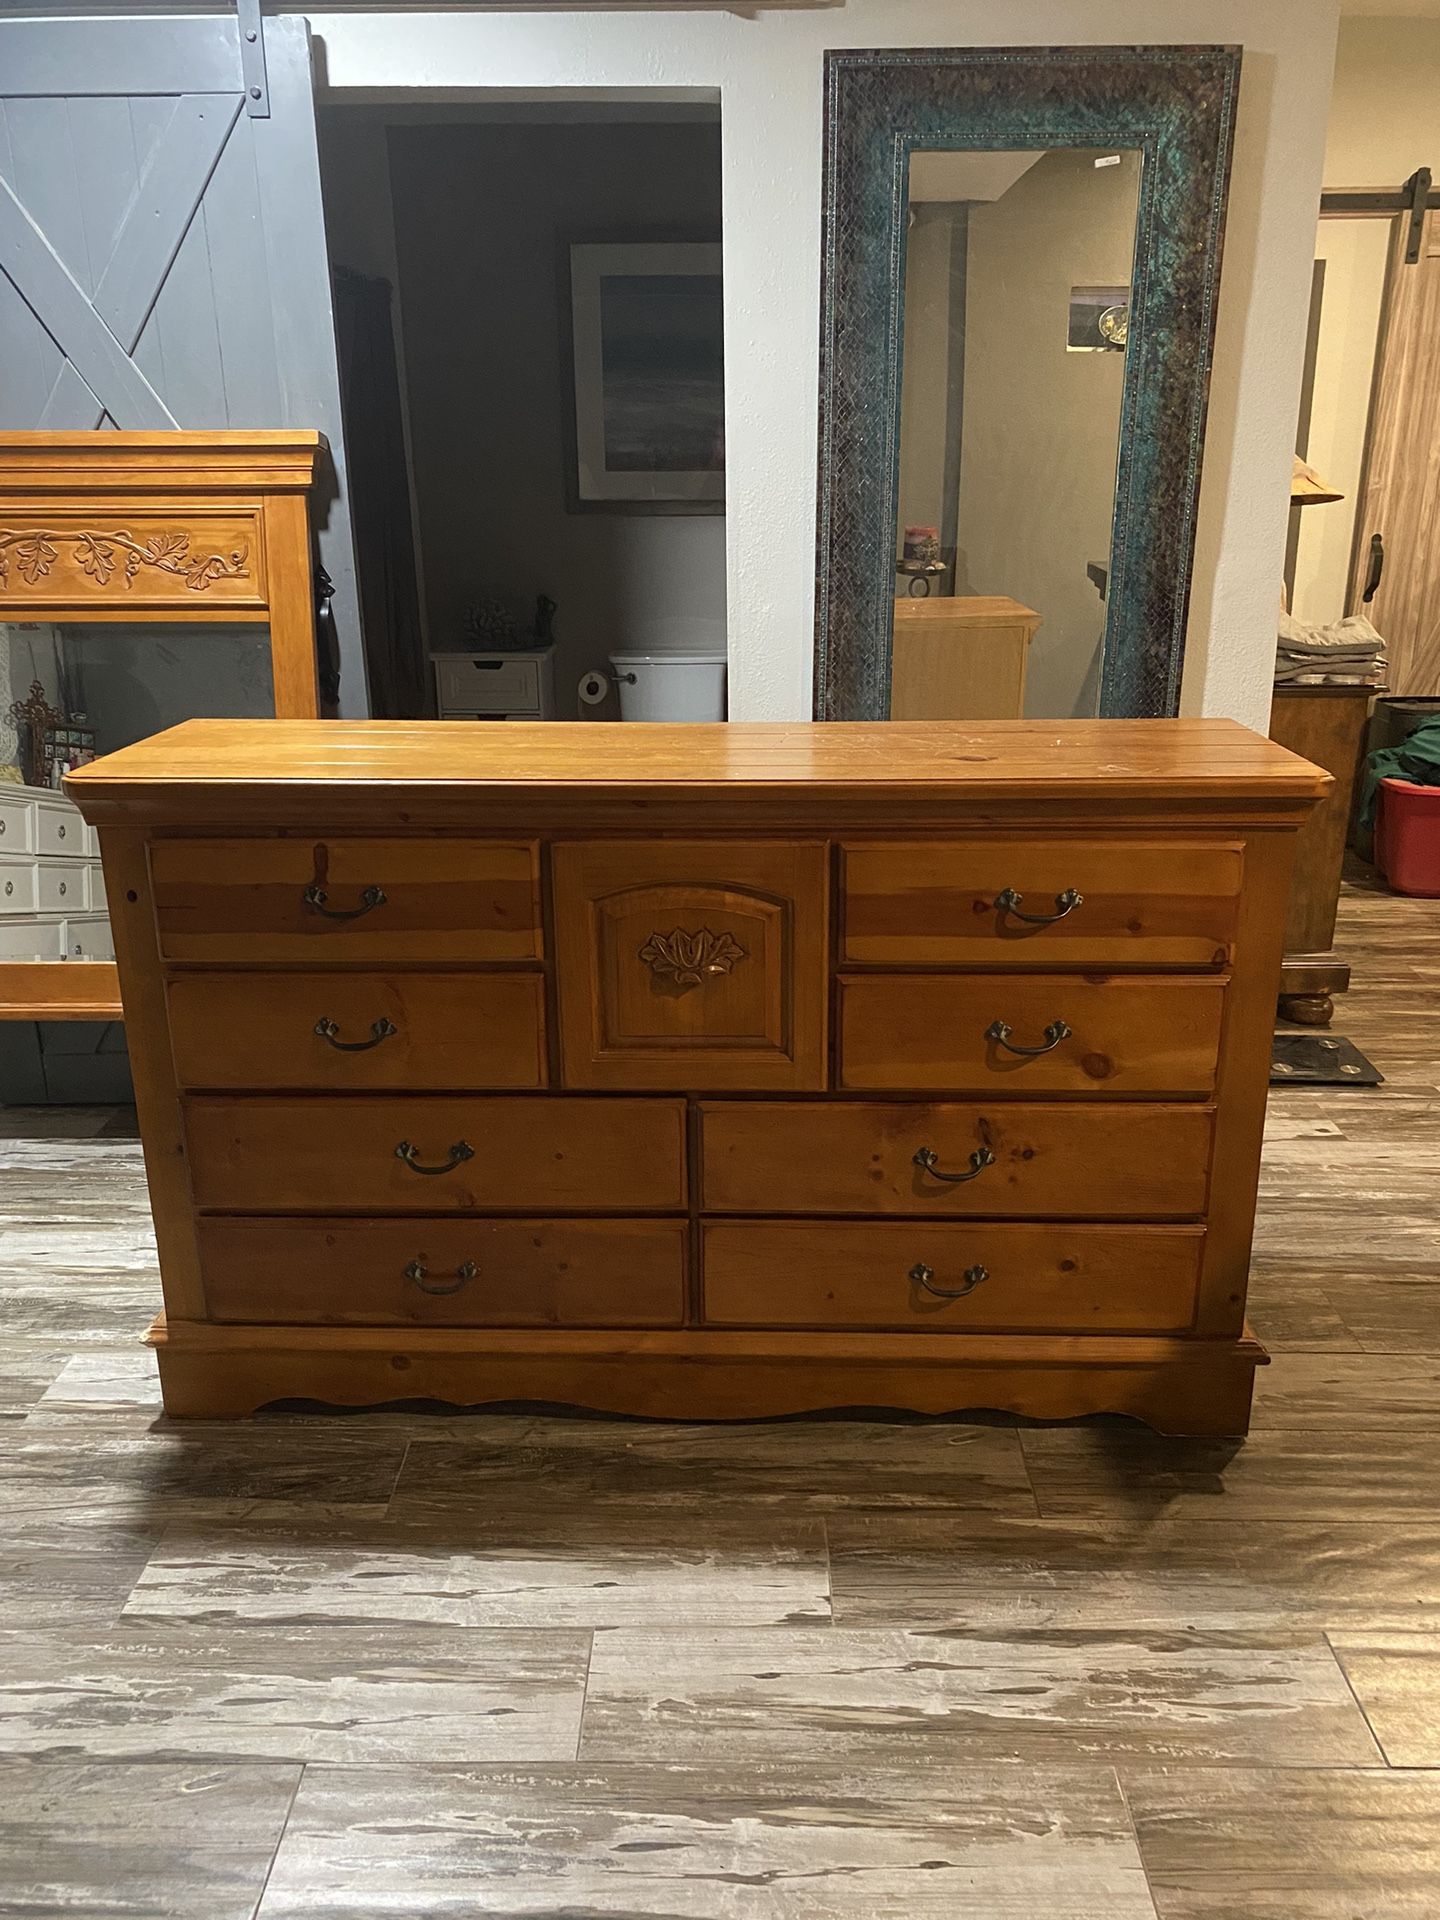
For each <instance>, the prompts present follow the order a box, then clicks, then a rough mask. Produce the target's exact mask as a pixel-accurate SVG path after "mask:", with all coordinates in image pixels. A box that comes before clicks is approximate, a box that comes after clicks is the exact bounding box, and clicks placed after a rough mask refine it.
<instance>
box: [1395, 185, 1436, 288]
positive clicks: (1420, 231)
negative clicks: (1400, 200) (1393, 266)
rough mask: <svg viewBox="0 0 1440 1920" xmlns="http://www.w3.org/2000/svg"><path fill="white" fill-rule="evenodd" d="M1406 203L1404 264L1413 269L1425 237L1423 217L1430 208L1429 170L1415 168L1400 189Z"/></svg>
mask: <svg viewBox="0 0 1440 1920" xmlns="http://www.w3.org/2000/svg"><path fill="white" fill-rule="evenodd" d="M1401 192H1402V193H1403V194H1404V195H1405V199H1406V201H1407V203H1408V204H1407V208H1406V212H1407V216H1408V223H1407V225H1406V228H1405V264H1406V266H1407V267H1413V266H1415V265H1417V264H1418V262H1419V259H1420V242H1421V241H1422V239H1423V238H1424V235H1425V215H1426V213H1427V212H1428V210H1429V206H1430V169H1429V167H1417V168H1416V169H1415V171H1414V173H1412V174H1411V176H1410V178H1409V179H1408V180H1407V181H1406V182H1405V185H1404V186H1403V187H1402V188H1401Z"/></svg>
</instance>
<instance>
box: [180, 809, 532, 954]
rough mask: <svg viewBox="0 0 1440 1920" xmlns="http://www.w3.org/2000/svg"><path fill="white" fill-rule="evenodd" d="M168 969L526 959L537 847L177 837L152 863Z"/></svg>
mask: <svg viewBox="0 0 1440 1920" xmlns="http://www.w3.org/2000/svg"><path fill="white" fill-rule="evenodd" d="M151 874H152V884H153V886H154V890H155V918H156V924H157V925H158V927H159V929H160V947H161V951H162V952H163V953H164V955H165V957H166V959H167V960H236V961H241V960H243V961H250V962H255V961H291V962H295V961H309V962H310V963H311V964H312V965H321V966H329V965H332V964H335V963H336V962H340V961H351V960H371V961H375V960H378V961H386V960H422V961H428V962H430V963H431V964H433V963H435V962H436V961H446V960H531V959H538V958H539V954H540V933H539V924H540V914H539V908H540V903H539V896H538V888H537V881H536V867H535V850H534V848H533V847H527V846H492V845H489V844H487V843H486V842H485V841H483V840H472V841H464V840H447V841H445V842H444V843H443V844H428V843H425V842H418V843H417V842H416V841H415V840H413V839H412V840H377V839H371V838H369V837H359V838H357V837H351V836H346V837H344V838H336V839H334V840H326V839H307V840H305V841H300V840H209V839H204V840H178V841H171V842H168V843H166V842H162V843H160V844H159V845H157V846H156V847H155V849H154V851H153V853H152V855H151Z"/></svg>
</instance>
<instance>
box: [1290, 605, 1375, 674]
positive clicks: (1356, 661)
mask: <svg viewBox="0 0 1440 1920" xmlns="http://www.w3.org/2000/svg"><path fill="white" fill-rule="evenodd" d="M1384 682H1385V642H1384V640H1383V639H1382V638H1381V636H1380V635H1379V634H1378V633H1377V632H1376V631H1375V629H1374V627H1372V626H1371V624H1370V622H1369V621H1368V620H1367V619H1366V618H1365V616H1364V615H1363V614H1359V613H1356V614H1352V615H1351V616H1350V618H1349V619H1348V620H1337V621H1336V622H1335V623H1334V625H1333V626H1328V627H1307V626H1306V625H1305V624H1304V623H1303V622H1302V621H1299V620H1295V619H1292V618H1291V616H1290V615H1289V614H1288V613H1283V612H1282V613H1281V615H1280V644H1279V648H1278V650H1277V652H1276V655H1275V684H1276V686H1277V687H1378V686H1383V685H1384Z"/></svg>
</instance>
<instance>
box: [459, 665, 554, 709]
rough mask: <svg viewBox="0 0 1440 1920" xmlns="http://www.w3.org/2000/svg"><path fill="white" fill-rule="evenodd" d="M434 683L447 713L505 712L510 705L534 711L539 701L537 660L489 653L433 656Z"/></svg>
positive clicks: (538, 668)
mask: <svg viewBox="0 0 1440 1920" xmlns="http://www.w3.org/2000/svg"><path fill="white" fill-rule="evenodd" d="M435 685H436V690H437V692H438V694H439V699H440V706H441V709H442V710H443V711H444V712H445V713H447V714H455V713H475V714H481V713H506V712H508V711H510V710H511V709H512V708H514V709H516V710H518V711H520V712H523V713H534V712H536V711H537V710H538V708H539V705H540V663H539V661H538V660H522V659H519V658H515V659H510V660H506V659H496V658H495V657H494V656H493V655H486V656H482V657H480V658H478V659H471V658H470V657H469V656H462V655H452V656H450V657H448V658H437V659H436V662H435Z"/></svg>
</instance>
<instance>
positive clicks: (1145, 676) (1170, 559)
mask: <svg viewBox="0 0 1440 1920" xmlns="http://www.w3.org/2000/svg"><path fill="white" fill-rule="evenodd" d="M1240 61H1241V56H1240V50H1239V48H1238V47H1181V46H1176V47H988V48H982V47H973V48H958V49H951V50H948V51H947V50H943V49H922V48H901V49H853V50H850V49H847V50H845V51H835V52H830V53H827V55H826V58H825V142H824V144H825V182H824V209H823V250H822V280H821V303H820V451H819V512H818V526H817V555H816V619H815V716H816V718H817V719H822V720H883V719H885V718H886V717H887V716H888V713H889V706H890V653H891V632H892V627H893V619H894V612H893V609H894V594H895V567H894V560H895V514H896V499H897V492H898V484H899V419H900V373H901V368H900V359H901V343H902V339H903V317H904V316H903V290H904V284H905V238H906V219H905V214H906V207H907V200H908V182H909V168H910V155H911V154H912V152H915V151H916V150H917V149H926V148H950V149H967V148H968V149H975V150H985V149H989V150H992V151H994V150H1007V149H1016V148H1029V147H1043V148H1050V147H1095V146H1113V147H1131V148H1138V149H1139V150H1140V152H1141V155H1142V163H1141V178H1140V202H1139V212H1138V219H1137V227H1136V248H1135V282H1134V293H1133V298H1132V302H1131V308H1130V337H1129V345H1128V348H1127V351H1126V360H1125V381H1124V392H1123V398H1122V401H1121V416H1120V456H1119V465H1118V471H1117V476H1116V491H1115V522H1114V529H1113V533H1112V538H1111V549H1110V576H1109V590H1108V594H1107V600H1106V627H1105V643H1104V654H1103V662H1102V672H1101V687H1100V712H1101V713H1102V714H1103V715H1112V716H1135V715H1154V714H1172V713H1174V712H1175V711H1176V710H1177V707H1178V704H1179V696H1180V674H1181V667H1182V663H1183V659H1184V651H1185V620H1186V614H1187V611H1188V606H1189V598H1190V570H1191V566H1192V563H1193V559H1194V549H1195V510H1196V501H1197V498H1198V494H1199V488H1200V457H1201V450H1202V447H1203V443H1204V437H1205V412H1206V404H1207V399H1208V395H1209V385H1210V361H1211V354H1212V350H1213V344H1214V334H1215V305H1216V290H1217V286H1218V282H1219V277H1220V256H1221V242H1222V238H1223V234H1224V226H1225V203H1226V195H1227V192H1228V188H1229V179H1230V156H1231V149H1232V145H1233V140H1234V129H1235V104H1236V97H1237V94H1238V91H1239V84H1240Z"/></svg>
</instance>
